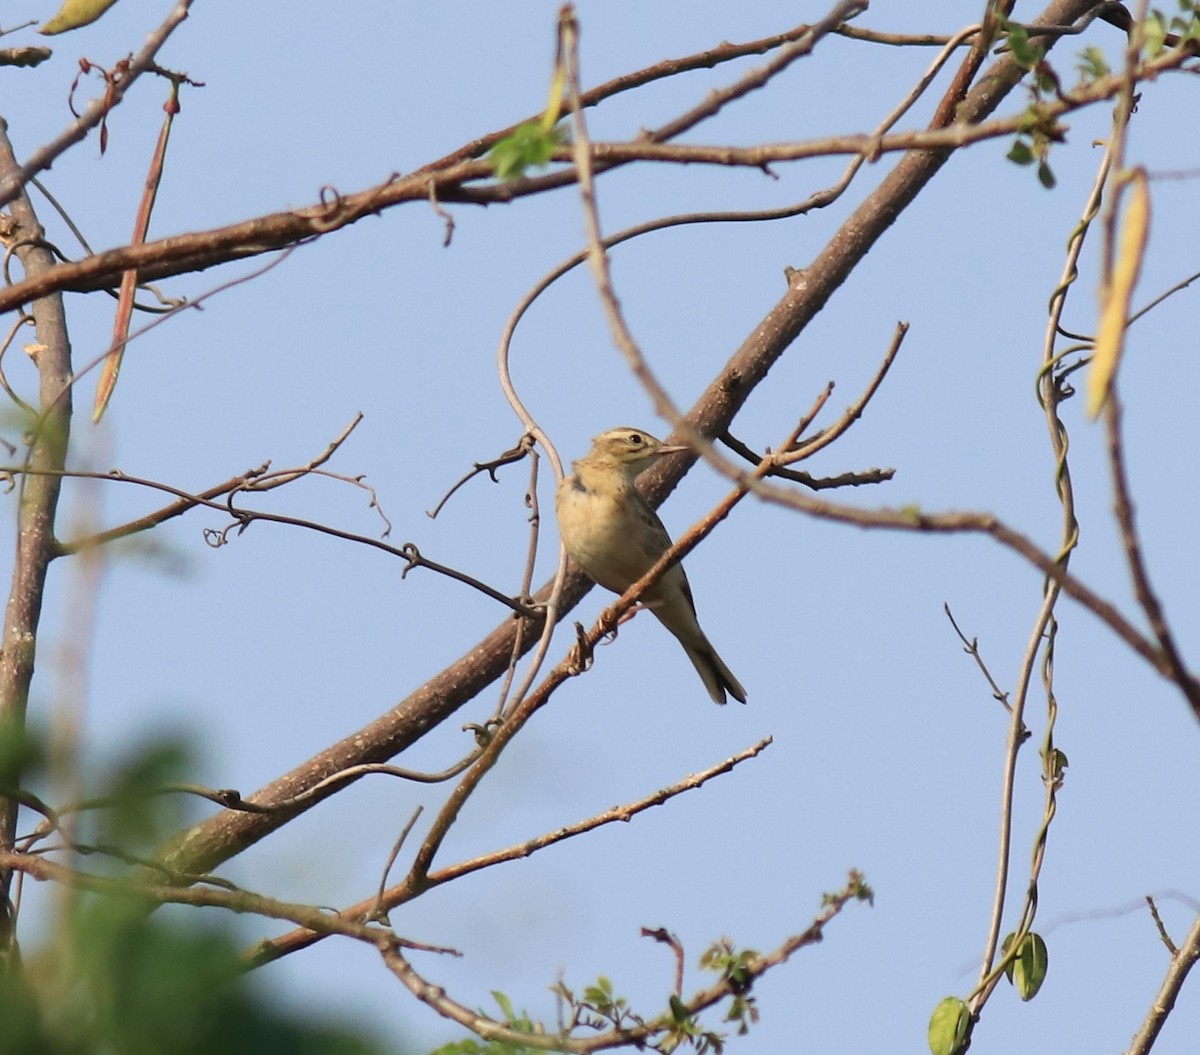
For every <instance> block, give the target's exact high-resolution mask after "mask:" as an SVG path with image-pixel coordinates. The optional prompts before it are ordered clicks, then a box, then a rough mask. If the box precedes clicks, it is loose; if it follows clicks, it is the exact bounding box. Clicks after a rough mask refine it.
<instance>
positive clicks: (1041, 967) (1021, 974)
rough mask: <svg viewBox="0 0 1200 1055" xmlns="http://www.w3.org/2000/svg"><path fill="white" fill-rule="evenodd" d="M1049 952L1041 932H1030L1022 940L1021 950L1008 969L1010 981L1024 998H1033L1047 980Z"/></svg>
mask: <svg viewBox="0 0 1200 1055" xmlns="http://www.w3.org/2000/svg"><path fill="white" fill-rule="evenodd" d="M1048 966H1049V953H1048V952H1047V951H1046V943H1045V942H1044V941H1043V940H1042V936H1041V935H1040V934H1033V933H1029V934H1026V935H1025V937H1024V938H1023V939H1022V941H1021V948H1020V952H1019V953H1018V954H1017V958H1016V959H1015V960H1013V962H1012V964H1011V965H1010V967H1009V970H1008V972H1007V973H1008V977H1009V981H1011V982H1012V984H1013V985H1014V986H1016V989H1017V995H1018V996H1020V998H1021V999H1022V1000H1032V999H1033V998H1034V997H1035V996H1037V994H1038V990H1039V989H1041V987H1042V983H1043V982H1044V981H1045V980H1046V970H1047V968H1048Z"/></svg>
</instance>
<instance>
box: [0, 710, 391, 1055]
mask: <svg viewBox="0 0 1200 1055" xmlns="http://www.w3.org/2000/svg"><path fill="white" fill-rule="evenodd" d="M40 739H41V737H38V736H32V737H31V736H29V735H27V734H21V735H9V736H0V775H2V776H3V778H4V780H5V783H7V784H8V786H10V787H11V786H12V782H13V778H14V777H15V775H16V774H17V773H18V772H20V771H22V770H23V771H24V772H25V776H26V779H27V780H28V779H30V778H37V777H40V776H42V775H44V771H41V770H42V767H41V765H39V760H40V759H42V758H44V757H45V753H44V752H43V751H42V750H40V748H39V746H38V741H39V740H40ZM186 766H187V752H186V750H185V749H184V747H183V746H182V743H181V742H156V743H151V744H148V745H144V746H143V747H141V748H140V749H138V750H136V751H132V752H130V753H129V754H128V755H127V756H126V757H125V758H124V759H122V760H120V761H119V762H118V763H116V764H115V765H113V766H112V767H111V769H110V770H109V771H108V772H107V773H106V774H104V775H102V776H101V777H99V778H98V779H94V780H91V781H85V782H86V783H89V784H90V785H91V787H93V788H95V789H97V790H98V792H99V793H98V794H97V795H95V797H94V798H92V799H91V808H89V809H87V810H86V811H84V812H82V813H80V814H79V816H78V831H77V832H76V833H75V836H74V838H75V840H77V845H78V847H79V849H81V850H82V851H83V854H82V857H80V858H76V860H75V861H65V862H63V863H65V864H70V865H75V866H78V865H79V862H80V861H82V862H84V863H86V865H87V868H88V871H90V872H93V873H97V872H101V871H102V872H104V873H105V874H106V876H107V877H108V878H109V879H110V880H111V879H119V875H118V873H121V874H128V872H129V869H130V863H133V864H134V865H135V866H136V862H137V861H138V859H139V858H142V857H144V856H146V854H147V853H148V851H149V848H151V847H152V846H154V845H156V844H157V843H158V841H159V840H161V838H162V837H163V835H164V834H165V833H166V832H168V831H172V830H174V828H175V826H176V825H177V824H178V823H179V822H180V821H181V820H182V819H183V816H184V801H183V799H184V797H183V796H181V795H179V794H164V793H163V791H164V787H165V786H166V785H169V784H171V783H172V782H174V781H177V780H179V779H180V777H181V775H182V774H183V772H184V770H185V768H186ZM57 834H58V835H61V834H62V833H57ZM101 862H107V865H106V866H105V867H101ZM38 889H39V892H41V891H46V893H48V895H49V898H50V900H49V902H48V904H47V905H46V906H40V905H39V906H38V907H39V909H40V908H43V907H45V908H46V909H48V911H47V912H46V913H45V918H46V921H47V922H46V925H45V927H44V936H43V940H42V943H41V944H40V945H39V946H38V947H37V948H36V949H34V950H33V951H32V952H29V951H27V950H26V951H25V952H24V962H23V963H20V962H19V961H18V963H17V965H16V966H14V967H13V969H11V970H9V971H8V972H7V973H6V974H0V1055H165V1053H170V1055H193V1053H194V1055H214V1053H220V1055H242V1053H245V1055H250V1053H254V1055H274V1053H276V1052H278V1053H280V1055H282V1053H285V1052H286V1053H288V1055H309V1053H312V1055H317V1053H320V1055H375V1053H383V1052H385V1051H390V1052H395V1051H398V1050H400V1049H399V1048H398V1046H394V1045H389V1046H388V1047H386V1048H385V1047H383V1046H381V1045H380V1043H379V1042H378V1041H377V1040H374V1039H372V1038H368V1037H367V1036H366V1035H365V1034H364V1033H363V1032H362V1031H360V1030H357V1029H354V1028H352V1027H351V1026H348V1025H331V1024H328V1023H323V1022H317V1021H315V1020H314V1019H313V1018H312V1017H311V1016H308V1015H304V1014H297V1013H296V1012H295V1011H294V1010H291V1009H286V1008H284V1007H281V1006H280V1005H279V1003H278V1001H276V1000H275V999H274V998H273V997H272V994H271V993H270V992H269V991H268V990H267V989H266V988H265V987H263V986H262V985H261V984H259V982H258V981H257V979H256V978H253V977H250V976H246V975H245V974H243V972H242V970H241V965H240V954H239V948H240V946H241V945H242V944H244V942H243V940H242V939H240V938H239V937H238V935H237V934H236V932H235V930H234V928H233V926H232V925H231V923H225V922H224V921H222V920H221V919H220V917H219V916H217V915H215V914H214V913H213V912H211V911H206V912H205V914H204V915H203V916H201V915H200V914H199V913H198V912H193V913H192V914H191V915H190V917H189V916H188V915H187V913H188V912H189V911H190V910H187V909H173V910H172V912H173V914H174V915H173V918H172V919H170V920H167V919H163V918H161V915H151V914H150V913H149V912H148V906H147V903H146V902H145V901H144V900H143V899H141V898H137V897H134V896H132V895H124V894H117V895H115V896H107V895H105V896H102V895H98V894H94V893H83V892H79V891H73V890H67V889H64V888H62V887H59V888H58V889H47V888H45V887H40V888H38ZM30 894H31V887H30V884H29V882H28V881H27V882H26V886H25V898H26V900H29V897H30ZM29 907H30V906H28V905H27V906H26V907H25V909H24V910H23V914H24V912H27V911H28V910H29ZM181 916H182V919H181V918H180V917H181Z"/></svg>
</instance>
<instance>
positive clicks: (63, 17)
mask: <svg viewBox="0 0 1200 1055" xmlns="http://www.w3.org/2000/svg"><path fill="white" fill-rule="evenodd" d="M116 2H117V0H66V3H64V4H63V5H62V7H60V8H59V9H58V14H57V15H55V16H54V17H53V18H52V19H50V21H49V22H47V23H46V24H45V25H44V26H42V27H41V29H39V30H38V32H39V33H44V34H46V36H53V35H54V34H55V33H65V32H66V31H67V30H68V29H78V28H79V27H80V26H86V25H88V24H90V23H92V22H95V21H96V19H98V18H99V17H100V16H101V15H102V14H104V12H105V11H107V10H108V9H109V8H110V7H112V6H113V4H115V3H116Z"/></svg>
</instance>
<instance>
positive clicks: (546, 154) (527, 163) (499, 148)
mask: <svg viewBox="0 0 1200 1055" xmlns="http://www.w3.org/2000/svg"><path fill="white" fill-rule="evenodd" d="M562 138H563V136H562V132H561V131H560V130H559V129H557V128H550V129H543V128H542V126H541V124H540V123H539V122H537V121H526V122H525V124H523V125H520V126H518V127H517V128H516V130H515V131H514V132H513V133H512V135H508V136H505V137H504V138H503V139H501V140H500V141H499V142H498V143H496V145H495V146H493V147H492V149H491V150H490V151H488V158H489V160H490V161H491V163H492V169H493V170H494V171H495V173H496V176H497V177H498V178H499V179H502V180H513V179H517V178H519V177H520V176H523V175H524V174H525V170H526V169H527V168H533V167H537V166H541V165H545V164H547V163H548V162H549V161H550V159H551V158H552V157H553V156H554V151H555V149H556V148H557V147H558V145H559V143H561V142H562Z"/></svg>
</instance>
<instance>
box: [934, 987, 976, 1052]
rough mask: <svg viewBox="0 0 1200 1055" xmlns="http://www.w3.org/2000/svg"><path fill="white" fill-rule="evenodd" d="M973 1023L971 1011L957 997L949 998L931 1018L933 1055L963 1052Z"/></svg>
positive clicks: (939, 1005)
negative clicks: (968, 1027) (963, 1043)
mask: <svg viewBox="0 0 1200 1055" xmlns="http://www.w3.org/2000/svg"><path fill="white" fill-rule="evenodd" d="M970 1022H971V1010H970V1008H968V1007H967V1005H966V1004H965V1003H964V1002H963V1001H962V1000H960V999H959V998H958V997H957V996H948V997H946V999H945V1000H943V1001H942V1002H941V1003H940V1004H938V1006H937V1007H935V1008H934V1009H933V1014H932V1015H931V1016H930V1018H929V1050H930V1051H931V1052H932V1053H933V1055H955V1052H958V1051H961V1050H962V1042H963V1041H964V1040H965V1039H966V1036H967V1026H968V1025H969V1024H970Z"/></svg>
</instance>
